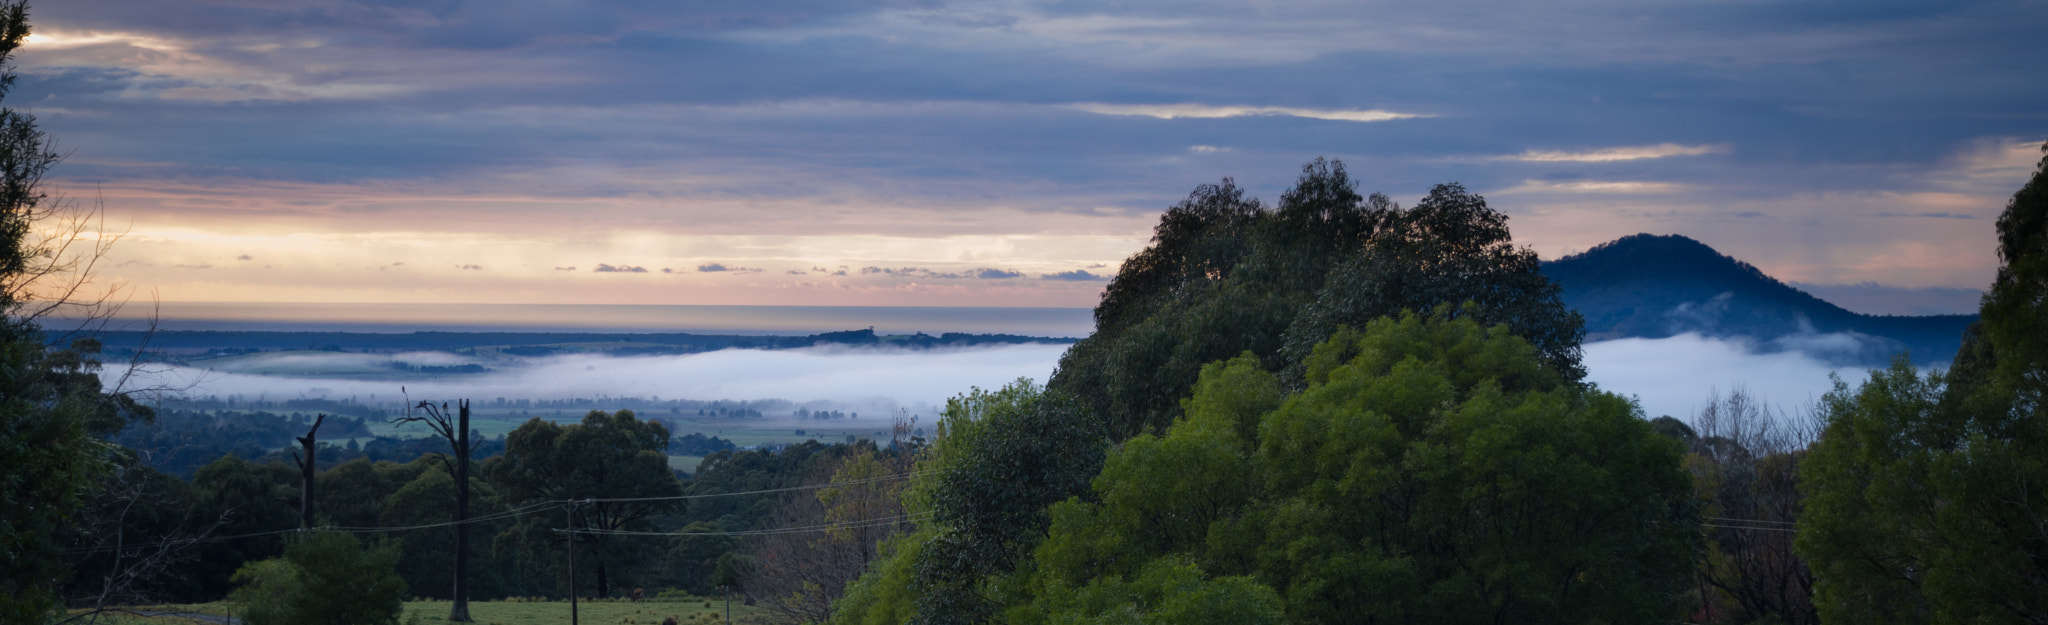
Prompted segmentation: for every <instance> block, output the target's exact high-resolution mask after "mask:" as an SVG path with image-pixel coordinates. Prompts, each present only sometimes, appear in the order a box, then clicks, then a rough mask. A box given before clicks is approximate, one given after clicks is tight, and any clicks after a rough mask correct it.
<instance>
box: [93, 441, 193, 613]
mask: <svg viewBox="0 0 2048 625" xmlns="http://www.w3.org/2000/svg"><path fill="white" fill-rule="evenodd" d="M153 479H155V480H170V479H173V478H168V477H166V476H163V475H162V474H159V473H155V472H153V471H150V470H148V469H147V468H145V467H144V465H143V463H141V462H139V461H134V462H129V463H126V464H123V465H121V466H120V467H119V468H117V469H115V471H114V473H113V474H112V475H110V476H108V479H106V480H105V481H104V482H103V483H102V488H101V490H99V491H98V492H96V493H94V497H93V499H94V500H93V502H92V503H90V504H89V505H88V508H87V513H86V514H83V515H80V517H79V520H78V525H77V526H76V527H74V528H73V535H74V536H75V538H74V539H73V540H72V541H70V544H69V545H68V548H67V549H66V550H65V553H66V556H67V557H66V563H65V565H66V566H65V568H66V569H68V570H71V571H73V572H76V573H82V574H84V575H86V576H88V577H87V578H86V579H79V580H75V581H73V582H72V584H71V590H70V591H69V592H68V593H67V594H69V596H67V597H66V598H65V603H66V605H69V606H71V607H73V608H77V609H75V610H74V611H72V612H71V613H70V614H68V615H67V616H65V617H64V618H63V619H61V620H59V621H58V622H59V623H66V624H86V625H90V624H92V623H96V622H98V620H99V618H100V617H101V616H104V615H106V614H111V613H122V612H126V611H127V610H124V609H121V608H119V607H116V606H123V605H142V604H148V603H153V601H152V597H151V593H150V588H151V587H152V585H154V584H155V583H156V582H157V580H159V579H161V578H162V576H163V575H164V574H165V573H167V572H169V571H170V570H171V568H172V567H174V566H177V565H178V564H181V563H184V562H189V561H191V560H192V559H194V558H196V557H197V556H198V552H197V550H195V549H192V547H193V546H195V545H197V544H199V543H200V542H203V541H205V540H207V539H208V538H209V537H210V536H212V535H213V533H214V532H215V531H216V530H218V529H219V528H220V526H221V524H223V523H225V522H226V521H227V517H226V513H222V514H221V515H220V516H218V517H216V518H213V519H192V518H189V517H188V516H187V514H188V512H189V506H188V504H189V502H185V501H179V500H177V498H175V497H173V496H172V495H171V493H170V492H167V491H166V490H164V489H163V488H160V487H153V485H152V480H153ZM141 517H150V518H155V519H163V518H174V519H177V521H176V522H175V524H174V525H172V526H171V527H169V528H168V529H167V530H166V529H165V528H162V527H155V528H152V527H149V525H150V523H149V522H147V521H144V520H142V519H141ZM95 578H96V579H95Z"/></svg>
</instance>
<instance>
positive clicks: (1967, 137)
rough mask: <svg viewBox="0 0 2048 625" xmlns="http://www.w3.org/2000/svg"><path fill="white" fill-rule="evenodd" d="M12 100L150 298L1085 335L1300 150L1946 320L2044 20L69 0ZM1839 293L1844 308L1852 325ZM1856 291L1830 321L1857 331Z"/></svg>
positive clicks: (1271, 4) (1557, 235) (1975, 4)
mask: <svg viewBox="0 0 2048 625" xmlns="http://www.w3.org/2000/svg"><path fill="white" fill-rule="evenodd" d="M31 19H32V22H33V24H34V27H35V34H34V35H33V36H32V38H31V39H30V41H29V42H28V44H27V45H26V46H25V47H24V48H22V49H21V50H20V51H18V53H17V56H16V58H15V59H14V62H15V64H16V67H17V72H18V73H19V74H20V76H21V78H20V81H19V82H18V83H17V85H16V86H15V88H14V90H13V91H12V92H11V93H9V94H8V96H7V98H6V100H5V104H6V105H8V106H11V107H17V108H19V109H21V110H25V111H27V112H30V113H32V114H34V115H36V116H37V118H38V120H39V121H40V123H41V124H42V127H43V128H44V129H46V130H47V131H49V132H50V133H51V134H52V135H53V136H54V137H56V138H57V140H58V142H59V145H60V146H61V147H62V149H63V150H64V151H65V152H66V153H67V154H68V157H67V159H66V161H65V162H64V163H63V164H62V165H60V166H59V167H58V169H57V170H55V171H54V172H53V173H52V178H51V179H52V181H53V182H54V183H55V184H56V185H57V186H58V187H59V188H60V189H61V190H62V191H63V192H64V193H65V194H66V197H67V198H69V200H70V201H73V202H77V203H78V205H80V206H87V207H90V206H103V207H104V216H105V220H106V224H107V226H108V227H109V228H110V229H112V230H114V231H119V232H125V236H124V237H123V238H122V239H121V240H120V241H119V242H118V243H117V244H116V245H115V246H114V248H113V251H112V252H111V255H110V256H109V257H108V258H107V259H106V262H103V263H102V264H101V265H100V266H99V268H100V272H101V276H102V278H103V279H104V280H105V281H106V282H107V283H125V284H128V285H130V286H131V287H132V288H134V289H135V290H136V291H135V292H136V293H137V294H138V296H139V297H142V298H145V299H146V298H156V299H160V300H163V301H168V302H358V303H365V302H370V303H374V302H435V303H505V304H530V303H575V304H602V305H618V304H669V305H679V304H718V305H820V306H1030V307H1090V306H1093V305H1094V304H1095V303H1096V300H1097V298H1098V297H1099V293H1100V292H1101V289H1102V287H1103V286H1104V285H1105V284H1106V281H1105V279H1106V277H1107V276H1110V275H1114V273H1115V271H1116V269H1117V267H1118V264H1119V263H1120V262H1121V261H1122V260H1123V259H1124V258H1125V257H1127V256H1128V255H1130V254H1131V253H1133V252H1135V251H1137V250H1138V249H1140V248H1142V247H1143V246H1144V245H1145V243H1146V241H1147V239H1148V238H1149V236H1150V231H1151V228H1152V226H1153V224H1154V223H1155V221H1156V219H1157V216H1158V214H1159V213H1160V211H1162V210H1164V209H1165V208H1167V207H1169V206H1171V205H1172V204H1173V203H1174V202H1176V201H1178V200H1179V199H1181V198H1182V197H1185V195H1186V194H1187V193H1188V192H1189V191H1190V190H1192V189H1193V188H1194V187H1195V186H1196V185H1199V184H1204V183H1213V182H1216V181H1218V180H1220V179H1222V178H1225V177H1234V178H1235V179H1236V180H1237V182H1238V183H1239V184H1240V185H1243V186H1245V187H1247V188H1248V189H1249V190H1250V191H1251V194H1253V195H1256V196H1258V197H1261V198H1263V199H1265V200H1266V201H1267V202H1268V203H1269V204H1270V203H1271V202H1272V201H1274V200H1277V199H1278V197H1279V196H1280V194H1281V192H1282V191H1284V190H1285V189H1286V188H1287V186H1288V185H1289V183H1291V182H1292V181H1293V179H1294V178H1295V176H1296V175H1298V172H1299V168H1300V167H1301V165H1302V164H1303V163H1305V162H1307V161H1309V160H1311V159H1314V158H1317V157H1328V158H1333V159H1340V160H1342V161H1343V162H1344V163H1345V164H1346V165H1347V166H1348V167H1349V170H1350V172H1351V174H1352V176H1353V177H1354V178H1356V179H1357V180H1359V181H1360V189H1361V190H1362V191H1366V192H1372V191H1379V192H1384V193H1386V194H1388V195H1389V196H1391V197H1393V198H1394V199H1396V200H1397V201H1400V202H1402V203H1403V204H1412V203H1413V201H1414V200H1415V199H1416V198H1419V197H1421V196H1422V195H1423V194H1425V193H1426V192H1427V191H1428V189H1429V188H1430V186H1432V185H1434V184H1438V183H1443V182H1450V181H1458V182H1462V183H1463V184H1465V185H1466V186H1467V187H1469V188H1471V189H1473V190H1475V191H1477V192H1479V193H1480V194H1482V195H1484V196H1485V197H1486V198H1487V200H1488V202H1489V204H1490V205H1491V206H1492V207H1494V208H1496V209H1498V210H1501V211H1503V212H1504V213H1506V214H1507V215H1509V217H1510V225H1511V227H1512V228H1513V231H1514V235H1515V240H1516V242H1517V243H1518V244H1521V245H1526V246H1529V247H1531V248H1533V249H1535V250H1536V251H1537V252H1538V253H1540V254H1541V255H1543V256H1544V257H1545V258H1557V257H1559V256H1561V255H1565V254H1569V253H1572V252H1576V251H1581V250H1585V249H1587V248H1590V247H1592V246H1595V245H1598V244H1599V243H1602V242H1605V241H1609V240H1612V239H1614V238H1617V237H1620V236H1625V235H1628V234H1634V233H1637V232H1649V233H1656V234H1682V235H1685V236H1689V237H1692V238H1695V239H1698V240H1701V241H1703V242H1705V243H1707V244H1709V245H1712V246H1714V247H1715V248H1717V249H1719V250H1720V251H1722V252H1723V253H1726V254H1729V255H1732V256H1734V257H1736V258H1738V259H1741V260H1745V261H1748V262H1750V263H1752V264H1755V265H1757V266H1758V267H1760V268H1761V269H1763V270H1764V271H1765V272H1767V273H1770V274H1771V275H1773V276H1776V277H1778V278H1780V279H1782V280H1785V281H1788V282H1794V283H1798V284H1800V285H1802V287H1804V288H1809V289H1810V290H1814V291H1816V292H1832V293H1834V294H1835V295H1834V296H1832V297H1834V298H1835V299H1836V301H1838V302H1841V303H1845V305H1850V306H1851V308H1852V309H1859V308H1860V309H1861V310H1862V311H1864V312H1912V313H1920V314H1924V313H1931V312H1969V311H1972V310H1974V308H1975V305H1974V304H1975V292H1976V291H1975V290H1976V289H1981V288H1983V287H1984V286H1985V285H1987V284H1988V283H1989V281H1990V279H1991V277H1992V274H1993V272H1994V271H1995V269H1996V266H1997V258H1996V255H1995V244H1994V241H1993V234H1994V222H1995V220H1996V217H1997V215H1998V213H1999V212H2000V211H2001V209H2002V208H2003V206H2004V203H2005V200H2006V199H2007V198H2009V197H2010V195H2011V194H2012V192H2013V191H2015V190H2017V189H2018V188H2019V186H2020V185H2021V184H2023V183H2024V181H2025V180H2026V178H2027V176H2028V175H2029V174H2030V173H2031V171H2032V169H2033V166H2034V164H2035V163H2036V162H2037V161H2038V160H2039V159H2040V158H2041V151H2040V145H2041V142H2042V141H2043V140H2044V139H2048V106H2044V105H2043V103H2044V102H2048V80H2042V79H2041V78H2042V74H2041V70H2040V69H2039V66H2038V65H2037V62H2038V60H2039V59H2040V58H2041V57H2042V53H2043V52H2048V39H2043V38H2042V37H2041V34H2040V33H2041V32H2043V30H2044V26H2048V2H2042V1H2039V0H2033V1H1972V0H1960V1H1941V2H1900V1H1890V0H1858V1H1832V0H1823V1H1814V2H1797V3H1792V2H1760V1H1750V0H1673V1H1667V2H1654V3H1645V2H1639V1H1634V0H1630V1H1621V0H1565V1H1550V2H1471V1H1464V0H1445V1H1439V2H1429V3H1416V2H1370V1H1341V2H1336V1H1333V2H1286V1H1282V0H1252V1H1221V0H1218V1H1208V2H1203V1H1196V2H1149V3H1131V2H1061V1H1055V2H1025V1H1006V0H969V1H962V2H946V1H941V0H926V1H905V2H894V1H879V2H862V1H854V0H830V1H825V0H816V1H813V0H702V1H692V2H658V1H654V0H594V1H584V2H577V1H568V0H493V1H491V2H473V1H472V2H465V1H462V0H421V1H408V0H388V1H387V0H364V1H351V0H188V1H163V0H147V1H144V0H67V1H64V2H51V1H47V0H46V1H44V2H41V3H39V4H37V5H35V6H34V7H33V8H32V12H31ZM1859 298H1860V299H1859ZM1850 301H1855V302H1860V303H1856V304H1846V302H1850Z"/></svg>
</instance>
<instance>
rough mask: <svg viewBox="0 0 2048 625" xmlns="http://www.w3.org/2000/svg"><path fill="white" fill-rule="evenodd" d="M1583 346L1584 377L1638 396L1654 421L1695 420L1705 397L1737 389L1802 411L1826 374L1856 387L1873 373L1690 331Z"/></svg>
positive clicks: (1822, 390) (1821, 389)
mask: <svg viewBox="0 0 2048 625" xmlns="http://www.w3.org/2000/svg"><path fill="white" fill-rule="evenodd" d="M1814 342H1815V343H1816V344H1821V345H1825V344H1826V343H1828V342H1827V341H1823V340H1816V341H1814ZM1585 350H1586V356H1585V358H1586V360H1585V362H1586V371H1587V375H1586V377H1587V379H1589V380H1591V381H1592V382H1593V383H1595V384H1598V385H1600V388H1601V390H1605V391H1608V392H1611V393H1618V394H1621V395H1625V396H1626V395H1633V396H1635V397H1636V398H1637V399H1638V400H1639V401H1641V402H1642V406H1643V414H1645V415H1647V416H1649V417H1650V418H1656V417H1658V416H1661V415H1670V416H1673V417H1678V418H1679V419H1682V420H1686V421H1690V420H1691V417H1692V415H1693V413H1696V412H1698V411H1699V409H1700V408H1702V407H1705V406H1706V404H1707V398H1708V396H1710V395H1712V394H1713V393H1714V392H1715V391H1717V390H1718V391H1720V393H1721V394H1722V395H1726V394H1727V393H1728V392H1729V391H1731V390H1733V389H1735V388H1737V387H1741V388H1744V389H1747V390H1748V392H1749V393H1750V395H1752V396H1753V397H1755V398H1757V399H1758V400H1761V401H1764V402H1768V403H1771V404H1775V405H1777V406H1779V407H1781V408H1784V409H1785V410H1787V411H1792V410H1804V409H1805V407H1806V406H1807V405H1808V404H1810V403H1814V402H1817V401H1818V400H1819V399H1820V397H1821V395H1823V394H1826V393H1827V392H1828V390H1829V389H1832V388H1833V387H1834V385H1833V382H1831V381H1830V380H1829V379H1828V374H1829V373H1835V374H1836V375H1839V376H1841V378H1842V380H1843V381H1844V382H1848V383H1849V385H1850V386H1851V387H1854V386H1856V385H1858V384H1861V383H1862V382H1863V380H1865V379H1867V378H1868V377H1869V375H1870V370H1869V369H1868V368H1865V367H1858V366H1849V365H1836V364H1828V363H1827V362H1825V361H1823V360H1822V359H1820V358H1816V357H1814V356H1813V355H1810V354H1808V353H1806V352H1802V351H1778V352H1775V353H1758V352H1757V350H1756V349H1755V348H1754V346H1753V345H1751V344H1750V342H1749V341H1747V340H1743V339H1717V338H1708V337H1703V336H1700V335H1698V334H1693V333H1686V334H1680V335H1678V336H1673V337H1669V338H1661V339H1617V340H1612V341H1600V342H1597V343H1587V344H1586V346H1585Z"/></svg>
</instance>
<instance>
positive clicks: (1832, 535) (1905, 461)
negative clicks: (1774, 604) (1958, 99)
mask: <svg viewBox="0 0 2048 625" xmlns="http://www.w3.org/2000/svg"><path fill="white" fill-rule="evenodd" d="M2044 150H2048V146H2044ZM1998 240H1999V247H1998V255H1999V259H2000V261H2001V266H2000V267H1999V270H1998V275H1997V278H1996V280H1995V281H1994V282H1993V283H1992V285H1991V290H1990V291H1989V292H1988V293H1986V294H1985V297H1984V304H1983V308H1982V314H1981V320H1980V322H1979V323H1978V324H1977V325H1975V326H1973V327H1972V328H1971V329H1970V330H1969V331H1968V332H1967V333H1966V334H1965V336H1964V343H1963V348H1962V349H1961V350H1960V351H1958V353H1957V354H1956V359H1955V363H1954V367H1953V368H1952V369H1950V370H1949V371H1948V372H1946V373H1945V374H1944V373H1941V372H1935V373H1929V374H1926V375H1921V374H1920V373H1919V372H1917V371H1915V370H1914V369H1913V368H1912V366H1911V364H1910V363H1908V362H1907V361H1906V360H1904V359H1903V358H1902V359H1899V360H1897V361H1895V362H1894V363H1893V365H1892V367H1891V368H1890V369H1886V370H1882V371H1875V372H1872V373H1871V376H1870V378H1869V380H1868V381H1866V382H1864V383H1863V384H1862V385H1861V386H1860V387H1857V388H1855V389H1851V388H1849V387H1848V385H1847V384H1845V383H1842V382H1840V381H1837V383H1836V385H1835V390H1834V391H1833V392H1831V393H1829V394H1828V395H1827V396H1826V397H1824V398H1823V399H1822V402H1821V408H1822V413H1823V414H1824V415H1825V417H1826V419H1827V426H1826V429H1825V430H1824V431H1823V434H1822V436H1821V439H1820V442H1819V443H1817V444H1816V445H1815V446H1814V448H1813V451H1812V452H1811V453H1810V455H1809V456H1808V457H1807V459H1806V461H1805V462H1804V463H1802V466H1801V467H1800V477H1801V479H1802V480H1804V482H1805V484H1806V487H1807V489H1808V492H1809V496H1808V503H1807V508H1806V519H1805V520H1804V521H1803V522H1802V525H1801V528H1800V532H1799V535H1798V538H1797V540H1796V542H1795V546H1796V547H1797V549H1798V552H1799V554H1800V555H1802V556H1804V557H1805V558H1806V559H1807V561H1808V562H1809V563H1810V564H1811V565H1812V567H1813V570H1814V575H1815V578H1816V579H1815V583H1814V585H1815V596H1814V603H1815V604H1816V606H1817V607H1818V608H1819V611H1820V615H1821V618H1822V619H1823V620H1825V621H1830V622H1868V623H2048V533H2044V532H2043V531H2042V528H2044V527H2048V406H2044V405H2043V404H2042V399H2043V395H2044V394H2048V348H2044V347H2043V345H2044V343H2048V342H2044V341H2043V340H2042V339H2041V337H2042V336H2043V332H2044V330H2048V304H2044V294H2048V158H2044V159H2043V161H2042V162H2041V164H2040V165H2038V166H2037V167H2036V169H2035V171H2034V176H2033V178H2032V179H2031V180H2030V181H2028V183H2027V184H2026V186H2025V187H2023V188H2021V189H2020V191H2019V192H2018V193H2016V194H2014V195H2013V199H2012V201H2011V202H2010V203H2008V204H2007V205H2006V209H2005V213H2004V214H2003V215H2001V216H2000V217H1999V220H1998Z"/></svg>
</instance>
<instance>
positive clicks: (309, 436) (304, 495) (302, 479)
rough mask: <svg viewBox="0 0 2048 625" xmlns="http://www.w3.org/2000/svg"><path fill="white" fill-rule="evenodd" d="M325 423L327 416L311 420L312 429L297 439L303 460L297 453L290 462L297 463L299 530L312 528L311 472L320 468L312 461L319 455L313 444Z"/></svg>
mask: <svg viewBox="0 0 2048 625" xmlns="http://www.w3.org/2000/svg"><path fill="white" fill-rule="evenodd" d="M325 422H327V415H326V414H325V413H322V414H321V415H320V416H319V418H316V419H314V420H313V429H310V430H306V435H305V436H301V437H298V440H299V447H301V448H303V449H305V450H306V456H305V457H304V458H301V457H299V454H297V453H294V454H292V460H294V461H296V462H298V463H299V529H311V528H312V527H313V472H314V471H317V470H319V468H320V467H319V463H318V462H316V461H315V459H314V454H317V453H319V448H318V447H316V446H315V444H316V443H318V442H319V440H320V424H321V423H325Z"/></svg>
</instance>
